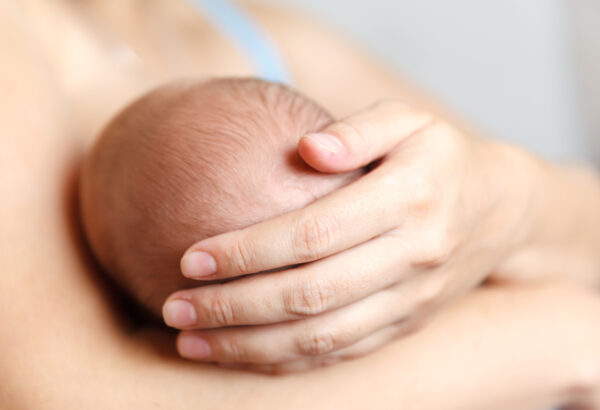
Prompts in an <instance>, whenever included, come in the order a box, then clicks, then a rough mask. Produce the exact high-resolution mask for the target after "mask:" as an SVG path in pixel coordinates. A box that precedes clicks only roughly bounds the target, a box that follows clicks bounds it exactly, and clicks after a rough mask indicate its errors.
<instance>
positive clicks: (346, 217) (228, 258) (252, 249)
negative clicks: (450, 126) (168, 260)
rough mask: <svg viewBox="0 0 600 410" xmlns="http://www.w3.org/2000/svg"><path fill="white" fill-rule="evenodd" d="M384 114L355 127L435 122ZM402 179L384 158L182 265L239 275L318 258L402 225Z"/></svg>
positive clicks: (188, 272) (203, 244) (198, 248)
mask: <svg viewBox="0 0 600 410" xmlns="http://www.w3.org/2000/svg"><path fill="white" fill-rule="evenodd" d="M380 114H381V113H379V112H375V113H374V115H375V119H376V121H375V122H374V124H368V116H366V115H365V113H364V112H363V113H361V114H360V118H361V121H363V122H364V126H360V127H359V126H355V127H353V131H352V132H357V130H361V129H364V130H369V132H374V133H379V132H381V133H384V132H385V133H393V132H395V131H397V132H401V133H403V134H406V135H409V134H412V133H415V132H417V131H419V130H420V129H423V128H424V127H426V126H427V125H428V124H429V123H430V119H429V118H427V116H423V115H420V114H415V113H413V112H411V111H408V110H401V111H400V112H398V113H396V114H395V115H393V116H391V117H393V118H387V119H386V118H385V117H382V116H381V115H380ZM346 121H347V120H346ZM384 121H387V122H388V123H387V124H383V123H382V122H384ZM391 123H394V124H402V127H399V126H398V127H392V126H391ZM394 130H395V131H394ZM377 137H378V138H390V137H389V136H386V135H378V136H377ZM369 138H375V137H369ZM396 138H398V136H396ZM399 180H401V178H400V176H399V170H398V168H397V167H394V166H391V165H390V163H388V162H384V163H383V164H382V165H381V166H379V167H378V168H376V169H375V170H373V171H372V172H370V173H369V174H367V175H365V176H363V177H362V178H360V179H359V180H357V181H355V182H354V183H352V184H350V185H348V186H346V187H344V188H342V189H340V190H337V191H335V192H333V193H331V194H329V195H327V196H325V197H323V198H321V199H319V200H317V201H315V202H313V203H312V204H310V205H308V206H307V207H306V208H304V209H300V210H297V211H293V212H290V213H288V214H284V215H281V216H279V217H276V218H274V219H270V220H268V221H265V222H261V223H258V224H256V225H252V226H250V227H248V228H245V229H241V230H237V231H232V232H228V233H224V234H221V235H217V236H214V237H212V238H208V239H205V240H203V241H200V242H198V243H196V244H194V245H193V246H192V247H190V248H189V249H188V251H187V252H186V253H185V255H184V256H183V258H182V260H181V271H182V272H183V274H184V276H187V277H189V278H193V279H204V280H207V279H216V278H227V277H235V276H240V275H246V274H250V273H256V272H262V271H266V270H270V269H276V268H279V267H282V266H289V265H295V264H300V263H305V262H310V261H314V260H317V259H321V258H323V257H325V256H328V255H331V254H334V253H337V252H339V251H342V250H344V249H347V248H350V247H352V246H355V245H357V244H360V243H362V242H365V241H367V240H369V239H371V238H373V237H375V236H378V235H379V234H381V233H383V232H387V231H389V230H391V229H392V228H394V227H395V226H396V225H397V219H398V215H399V214H400V213H401V203H402V202H406V201H402V194H401V193H400V192H399V191H400V190H399V189H398V186H397V185H398V181H399Z"/></svg>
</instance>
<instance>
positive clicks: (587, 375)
mask: <svg viewBox="0 0 600 410" xmlns="http://www.w3.org/2000/svg"><path fill="white" fill-rule="evenodd" d="M14 4H16V3H14V2H7V1H3V2H0V50H2V55H1V56H0V58H1V59H2V61H1V62H0V89H2V90H3V94H2V97H1V99H0V108H1V109H0V117H1V121H0V135H1V136H2V138H1V139H0V144H1V145H0V178H1V180H0V181H1V192H2V201H0V251H1V258H0V272H1V275H0V346H2V349H1V352H0V407H2V408H18V409H39V408H44V409H61V410H67V409H80V408H86V409H96V408H97V409H106V408H137V407H139V408H170V409H181V410H185V409H196V408H198V406H199V405H200V406H203V407H206V408H222V409H227V408H246V409H249V410H252V409H254V408H261V409H264V408H289V409H294V408H297V409H306V408H315V409H319V408H322V409H335V408H344V409H353V408H355V409H363V408H367V407H369V408H375V409H377V408H380V409H389V408H390V407H406V408H410V407H414V408H419V409H438V408H452V407H455V408H461V409H464V408H481V407H484V406H482V405H481V403H489V402H493V403H496V404H498V405H499V406H502V408H506V407H509V408H514V406H503V403H513V402H514V403H521V404H522V403H528V404H531V405H532V406H533V405H548V404H550V403H554V402H555V401H556V400H554V399H557V400H560V399H562V398H568V397H571V396H574V395H576V394H574V393H577V392H579V391H584V392H585V391H587V389H588V388H589V387H591V386H592V385H593V384H594V382H595V381H596V378H595V371H596V370H597V363H596V362H594V361H593V360H592V359H595V358H597V355H595V353H596V352H595V348H596V346H598V344H599V341H600V336H599V335H598V334H597V329H596V326H595V323H598V318H599V316H600V306H598V301H597V300H596V298H595V297H593V296H591V295H590V294H587V293H585V292H583V291H579V290H569V289H556V288H555V289H547V290H546V291H542V292H539V291H537V290H532V291H527V290H522V291H518V290H514V291H512V290H506V291H503V290H489V291H487V290H486V291H481V292H480V293H478V294H475V295H472V296H471V297H469V298H468V299H465V300H464V301H462V302H460V303H459V304H457V305H455V306H454V307H452V308H451V309H450V310H448V311H447V312H446V313H444V314H443V315H442V316H440V317H439V318H438V319H437V320H436V321H435V322H434V324H433V325H432V326H431V327H430V328H429V329H427V330H426V331H424V332H423V333H421V334H420V335H418V336H415V337H412V338H409V339H407V340H404V341H402V342H399V343H396V344H394V345H391V346H390V347H388V348H387V349H386V350H382V351H381V352H379V353H378V354H376V355H373V356H370V357H368V358H365V359H363V360H358V361H354V362H350V363H346V364H342V365H340V366H336V367H333V368H328V369H323V370H320V371H316V372H313V373H309V374H302V375H294V376H288V377H279V378H272V377H267V376H259V375H256V374H246V373H238V372H230V371H225V370H220V369H217V368H214V367H212V366H206V365H198V364H194V363H189V362H185V361H182V360H181V359H178V358H176V357H175V355H174V353H173V351H172V350H171V349H170V347H169V346H171V344H172V334H171V333H168V332H166V331H163V330H152V329H139V328H135V327H133V326H131V325H130V324H128V323H127V322H126V321H123V320H119V319H117V317H118V316H119V315H118V313H121V312H118V309H117V308H116V306H117V305H118V303H117V301H116V300H115V298H114V297H113V296H112V295H111V292H110V289H108V288H107V287H106V286H105V283H104V282H103V281H102V280H100V279H98V278H97V276H96V272H95V271H94V268H93V266H91V264H90V262H89V259H88V257H87V255H86V253H85V250H84V249H83V248H82V246H81V243H82V240H81V237H80V236H79V233H78V230H77V228H76V225H75V223H74V213H73V209H74V207H73V203H72V200H73V198H74V195H73V191H72V190H73V187H74V186H75V184H74V178H75V172H76V168H77V163H78V161H79V158H80V156H81V150H82V145H83V141H81V139H79V138H77V136H76V135H75V134H73V132H72V129H71V127H70V124H69V122H68V116H67V115H66V113H63V112H61V107H63V105H62V101H61V96H60V94H59V93H58V92H57V87H56V86H55V84H54V83H53V81H52V78H51V77H50V76H49V75H48V74H47V72H46V71H45V70H44V63H43V60H42V59H40V58H39V55H38V54H37V50H36V47H35V44H33V43H32V42H30V41H29V40H28V38H29V37H28V33H27V31H26V24H22V23H23V21H22V20H21V19H20V16H19V13H18V10H15V6H14ZM563 305H564V307H563ZM506 306H508V307H510V309H509V308H506ZM540 317H546V318H547V320H542V321H540V320H538V319H539V318H540ZM550 319H552V320H550ZM591 323H592V324H593V326H592V325H590V324H591ZM473 328H476V329H477V328H478V329H479V330H478V331H477V332H473V331H472V329H473ZM466 329H469V330H468V331H465V332H464V333H463V330H466ZM539 339H541V340H539ZM524 341H529V344H527V343H524ZM590 344H591V346H590ZM528 346H530V347H531V349H529V348H528ZM539 346H543V347H544V349H540V348H539ZM511 347H517V349H516V350H514V349H513V350H514V352H515V353H514V354H513V353H511V354H510V356H509V357H506V358H505V357H498V352H502V351H507V352H512V351H513V350H510V348H511ZM557 352H560V354H557ZM571 355H573V356H571ZM465 357H466V358H468V359H465ZM590 357H592V359H589V358H590ZM466 362H467V363H468V364H467V363H466ZM440 363H443V364H444V366H443V368H442V369H440V366H439V364H440ZM523 363H527V366H522V367H520V368H519V365H520V364H521V365H522V364H523ZM466 367H468V368H469V372H468V374H471V375H473V380H467V379H461V378H459V377H456V375H457V374H465V373H466V372H465V368H466ZM548 367H550V368H552V369H554V370H555V371H552V372H549V371H547V370H548ZM516 368H519V369H520V370H519V371H518V372H517V374H516V375H515V374H514V373H509V376H508V377H506V374H507V373H506V371H514V369H516ZM441 370H443V371H441ZM481 375H484V376H481ZM517 376H518V377H517ZM506 380H511V381H514V385H512V384H507V383H506ZM531 381H536V383H531ZM475 382H477V383H478V384H477V385H476V384H474V383H475ZM479 383H481V384H479Z"/></svg>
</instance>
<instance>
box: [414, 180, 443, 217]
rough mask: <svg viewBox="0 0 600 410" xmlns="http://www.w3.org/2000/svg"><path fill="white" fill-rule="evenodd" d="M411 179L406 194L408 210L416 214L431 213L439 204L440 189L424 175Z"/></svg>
mask: <svg viewBox="0 0 600 410" xmlns="http://www.w3.org/2000/svg"><path fill="white" fill-rule="evenodd" d="M420 174H421V175H419V176H417V177H415V178H414V179H412V183H411V185H410V186H408V187H407V188H408V189H407V190H406V192H407V193H409V195H410V196H409V197H408V204H409V209H410V211H412V212H413V213H416V214H427V213H431V212H432V211H433V210H434V209H436V207H437V205H438V204H439V203H440V201H439V199H440V189H439V188H438V186H437V184H436V183H435V182H434V181H433V180H432V179H431V178H430V177H428V176H426V175H425V173H420Z"/></svg>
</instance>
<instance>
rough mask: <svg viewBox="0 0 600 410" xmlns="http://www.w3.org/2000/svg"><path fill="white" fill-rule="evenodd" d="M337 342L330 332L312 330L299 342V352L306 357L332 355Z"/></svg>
mask: <svg viewBox="0 0 600 410" xmlns="http://www.w3.org/2000/svg"><path fill="white" fill-rule="evenodd" d="M336 346H337V340H336V338H335V337H334V335H333V334H332V333H331V332H330V331H328V330H322V329H312V330H310V331H308V332H306V334H304V335H303V336H302V337H301V338H300V339H299V340H298V351H299V352H300V354H302V355H305V356H318V355H323V354H327V353H331V352H333V351H334V350H335V348H336Z"/></svg>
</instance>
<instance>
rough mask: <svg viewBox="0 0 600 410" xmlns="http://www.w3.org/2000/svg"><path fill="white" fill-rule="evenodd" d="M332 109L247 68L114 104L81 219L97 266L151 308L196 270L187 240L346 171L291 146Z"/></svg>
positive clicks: (86, 171)
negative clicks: (120, 107)
mask: <svg viewBox="0 0 600 410" xmlns="http://www.w3.org/2000/svg"><path fill="white" fill-rule="evenodd" d="M331 120H332V118H331V116H330V115H329V114H328V113H327V112H326V111H325V110H324V109H322V108H321V107H320V106H319V105H317V104H316V103H314V102H313V101H311V100H309V99H307V98H306V97H304V96H302V95H300V94H298V93H297V92H295V91H293V90H291V89H290V88H288V87H286V86H283V85H280V84H274V83H269V82H265V81H260V80H255V79H218V80H211V81H205V82H194V81H182V82H177V83H173V84H169V85H167V86H163V87H161V88H158V89H156V90H154V91H152V92H150V93H149V94H147V95H145V96H143V97H142V98H140V99H139V100H137V101H136V102H134V103H133V104H131V105H130V106H129V107H127V108H126V109H125V110H124V111H122V112H121V113H120V114H119V115H118V116H117V117H116V118H115V119H114V120H113V121H112V122H111V123H110V124H109V125H108V126H107V127H106V129H105V130H104V131H103V132H102V134H101V136H100V137H99V139H98V140H97V142H96V144H95V146H94V147H93V149H92V151H91V152H90V154H89V155H88V157H87V158H86V161H85V163H84V167H83V172H82V179H81V214H82V221H83V225H84V228H85V231H86V234H87V237H88V240H89V243H90V245H91V248H92V249H93V251H94V253H95V255H96V256H97V258H98V260H99V262H100V264H101V265H102V267H103V268H104V269H105V270H106V271H107V272H108V273H109V274H110V275H111V276H112V277H113V279H115V280H116V281H117V283H118V284H120V285H121V286H122V287H124V288H125V290H127V291H128V292H129V293H130V294H132V295H133V296H134V297H135V299H137V301H138V302H140V303H141V304H142V305H144V306H145V307H147V308H148V309H150V310H151V311H153V312H154V313H158V312H159V311H160V305H161V304H162V302H163V301H164V299H165V297H166V296H167V295H168V294H169V293H170V292H172V291H174V290H176V289H180V288H183V287H190V286H197V285H198V284H197V282H192V281H189V280H187V279H185V278H183V277H182V276H181V274H180V271H179V260H180V258H181V256H182V254H183V252H184V251H185V249H186V248H187V247H188V246H190V245H191V244H193V243H194V242H196V241H198V240H201V239H203V238H206V237H209V236H212V235H216V234H219V233H222V232H225V231H230V230H235V229H240V228H243V227H245V226H248V225H251V224H253V223H255V222H258V221H261V220H264V219H268V218H271V217H274V216H276V215H279V214H282V213H285V212H287V211H290V210H293V209H297V208H300V207H303V206H305V205H307V204H308V203H310V202H312V201H314V200H315V199H316V198H318V197H320V196H323V195H325V194H327V193H329V192H330V191H332V190H334V189H336V188H337V187H340V186H341V185H343V184H345V183H347V182H348V181H349V177H350V176H349V175H324V174H319V173H317V172H316V171H314V170H312V169H311V168H309V167H308V166H307V165H306V164H305V163H304V162H303V161H302V159H301V158H300V157H299V155H298V154H297V149H296V146H297V143H298V140H299V139H300V137H301V136H302V135H304V134H306V133H308V132H314V131H317V130H319V129H321V128H323V127H324V126H326V125H327V124H328V123H330V122H331Z"/></svg>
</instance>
